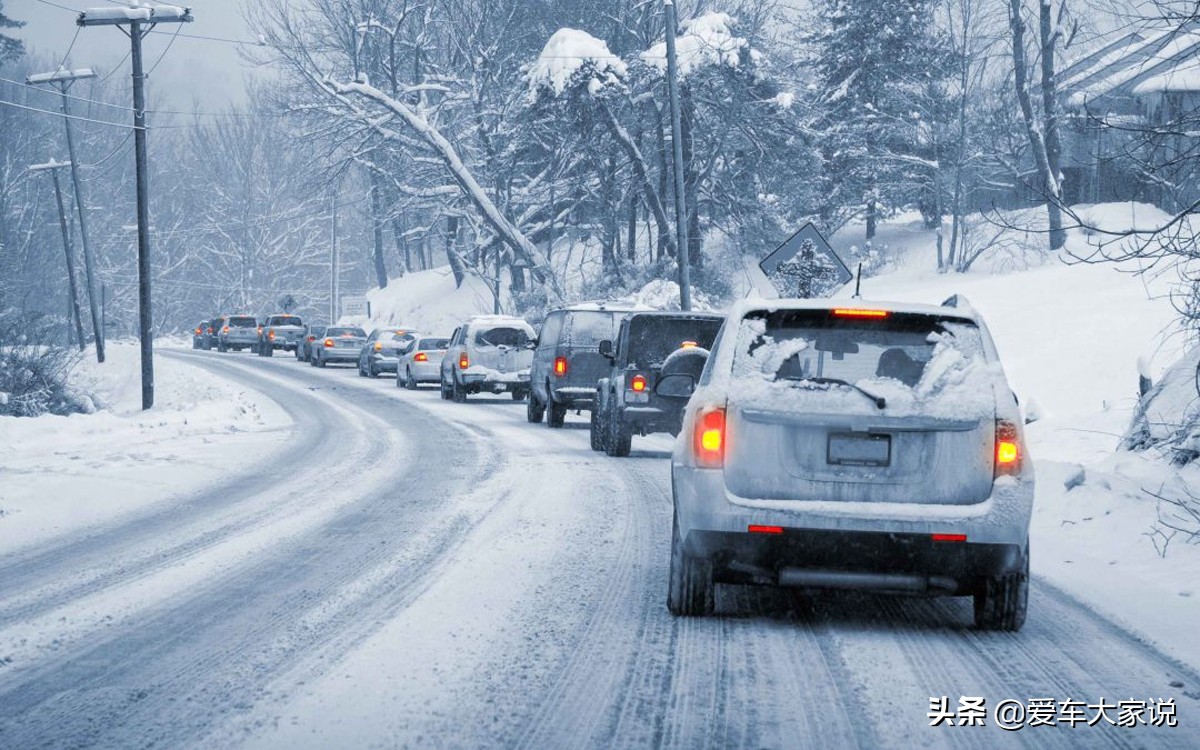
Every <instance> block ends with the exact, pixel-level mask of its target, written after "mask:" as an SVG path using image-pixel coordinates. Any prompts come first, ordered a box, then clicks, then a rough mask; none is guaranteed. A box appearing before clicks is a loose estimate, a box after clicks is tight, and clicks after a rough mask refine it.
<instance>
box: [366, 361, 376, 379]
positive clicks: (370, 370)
mask: <svg viewBox="0 0 1200 750" xmlns="http://www.w3.org/2000/svg"><path fill="white" fill-rule="evenodd" d="M367 377H368V378H377V377H379V369H378V368H376V367H375V363H374V362H372V361H371V360H369V359H368V360H367Z"/></svg>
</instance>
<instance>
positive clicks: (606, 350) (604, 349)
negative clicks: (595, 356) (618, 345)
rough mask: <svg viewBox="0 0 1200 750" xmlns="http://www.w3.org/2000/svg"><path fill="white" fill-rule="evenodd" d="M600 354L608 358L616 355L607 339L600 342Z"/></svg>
mask: <svg viewBox="0 0 1200 750" xmlns="http://www.w3.org/2000/svg"><path fill="white" fill-rule="evenodd" d="M600 356H601V357H604V358H605V359H609V360H611V359H613V357H615V356H616V355H615V354H614V353H613V343H612V341H610V340H609V339H604V340H603V341H601V342H600Z"/></svg>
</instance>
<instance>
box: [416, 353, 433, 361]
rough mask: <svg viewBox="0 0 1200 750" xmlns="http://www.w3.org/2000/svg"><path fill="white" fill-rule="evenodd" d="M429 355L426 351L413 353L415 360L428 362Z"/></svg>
mask: <svg viewBox="0 0 1200 750" xmlns="http://www.w3.org/2000/svg"><path fill="white" fill-rule="evenodd" d="M428 361H429V355H428V354H426V353H425V352H417V353H416V354H414V355H413V362H428Z"/></svg>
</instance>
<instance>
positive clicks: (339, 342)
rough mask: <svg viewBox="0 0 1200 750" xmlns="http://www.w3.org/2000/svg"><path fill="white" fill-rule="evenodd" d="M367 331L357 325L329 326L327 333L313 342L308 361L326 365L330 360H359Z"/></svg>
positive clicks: (314, 364)
mask: <svg viewBox="0 0 1200 750" xmlns="http://www.w3.org/2000/svg"><path fill="white" fill-rule="evenodd" d="M366 340H367V332H366V331H364V330H363V329H361V328H357V327H355V326H329V327H328V328H326V329H325V335H324V336H323V337H321V338H320V339H318V340H317V341H314V342H313V343H312V344H311V347H312V353H311V354H310V355H309V358H308V363H309V364H310V365H312V366H313V367H324V366H326V365H328V364H329V363H330V362H357V361H358V352H359V350H361V349H362V346H363V342H364V341H366Z"/></svg>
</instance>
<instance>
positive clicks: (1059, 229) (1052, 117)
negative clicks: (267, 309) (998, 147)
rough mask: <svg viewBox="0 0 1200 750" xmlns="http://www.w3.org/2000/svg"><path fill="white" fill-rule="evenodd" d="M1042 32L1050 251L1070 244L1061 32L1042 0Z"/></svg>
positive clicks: (1043, 114) (1046, 1)
mask: <svg viewBox="0 0 1200 750" xmlns="http://www.w3.org/2000/svg"><path fill="white" fill-rule="evenodd" d="M1038 15H1039V19H1040V23H1039V25H1038V26H1039V32H1040V36H1041V42H1042V118H1043V127H1044V128H1045V131H1046V135H1045V137H1046V166H1047V169H1048V170H1049V172H1050V175H1051V176H1052V177H1053V178H1054V179H1053V180H1052V181H1047V183H1048V185H1049V184H1051V183H1052V184H1053V185H1054V190H1053V193H1052V195H1053V198H1054V199H1053V200H1051V201H1049V202H1048V203H1047V205H1046V208H1047V209H1048V218H1049V223H1050V249H1051V250H1060V249H1062V247H1063V245H1065V244H1067V233H1066V232H1065V231H1064V230H1063V222H1062V199H1063V195H1062V140H1061V138H1060V136H1059V129H1058V75H1057V71H1055V69H1054V48H1055V47H1057V46H1058V36H1059V33H1060V32H1059V30H1058V29H1057V27H1056V26H1055V25H1054V19H1053V18H1051V15H1052V13H1051V8H1050V0H1041V7H1040V8H1039V12H1038Z"/></svg>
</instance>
